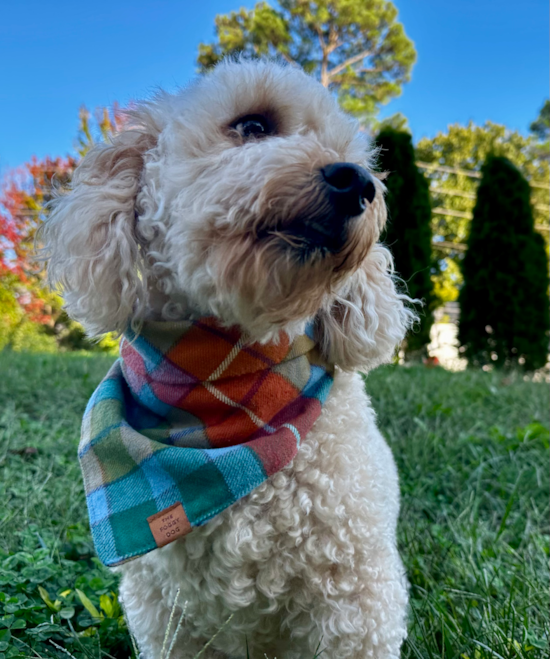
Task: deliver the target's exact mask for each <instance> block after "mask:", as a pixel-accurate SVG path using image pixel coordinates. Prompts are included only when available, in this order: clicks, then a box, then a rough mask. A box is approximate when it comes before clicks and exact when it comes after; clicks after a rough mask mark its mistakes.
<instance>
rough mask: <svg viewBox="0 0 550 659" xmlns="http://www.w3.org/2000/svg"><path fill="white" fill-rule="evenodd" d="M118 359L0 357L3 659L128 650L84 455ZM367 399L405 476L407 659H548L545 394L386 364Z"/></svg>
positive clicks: (509, 380) (544, 388)
mask: <svg viewBox="0 0 550 659" xmlns="http://www.w3.org/2000/svg"><path fill="white" fill-rule="evenodd" d="M110 363H111V359H110V358H108V357H101V356H93V357H85V356H71V355H62V356H55V355H53V356H52V355H24V354H11V353H0V500H1V501H2V505H1V507H0V615H1V616H3V617H0V659H4V657H6V658H7V657H10V658H11V657H44V658H45V657H58V658H60V659H61V658H63V659H67V657H68V656H69V655H68V653H70V655H72V656H73V657H76V658H77V659H80V658H84V657H89V658H90V659H92V658H98V659H100V657H102V656H103V657H109V656H111V657H116V658H117V659H118V658H119V657H120V658H122V657H129V656H130V654H131V652H132V649H131V644H130V640H129V638H128V635H127V633H126V628H125V623H124V619H123V617H122V615H121V611H120V607H119V605H118V602H117V600H116V596H115V595H114V592H116V580H115V579H114V577H113V576H111V574H110V573H109V571H108V570H106V569H105V568H103V567H102V566H101V565H100V564H99V563H98V561H97V559H95V558H94V556H93V548H92V544H91V539H90V536H89V532H88V527H87V520H86V506H85V502H84V495H83V491H82V484H81V478H80V471H79V467H78V464H77V459H76V446H77V443H78V436H79V427H80V419H81V416H82V413H83V411H84V407H85V405H86V401H87V399H88V398H89V396H90V395H91V393H92V391H93V390H94V388H95V386H96V384H97V383H98V381H99V380H100V379H101V377H102V376H103V374H104V373H105V372H106V370H107V368H108V366H109V364H110ZM367 390H368V392H369V393H370V395H371V396H372V399H373V404H374V406H375V408H376V410H377V411H378V415H379V421H380V425H381V427H382V430H383V432H384V433H385V436H386V437H387V439H388V441H389V442H390V445H391V446H392V449H393V451H394V455H395V457H396V460H397V463H398V466H399V471H400V474H401V489H402V513H401V522H400V534H399V537H400V546H401V552H402V556H403V558H404V561H405V564H406V566H407V570H408V575H409V579H410V582H411V604H412V606H411V611H410V628H409V639H408V641H407V642H406V644H405V646H404V650H403V656H404V657H411V658H412V657H418V658H420V657H422V658H430V657H448V658H449V659H452V658H454V657H456V658H462V659H482V658H485V657H487V658H489V657H491V658H497V659H499V658H503V659H508V658H512V657H528V658H530V659H535V658H538V657H546V656H548V636H549V627H550V625H549V580H548V568H547V564H548V557H549V547H548V545H549V528H548V522H549V496H548V495H549V470H548V446H549V433H548V428H549V418H548V416H549V410H548V385H545V384H538V383H533V382H525V381H523V379H522V378H521V377H520V376H518V375H514V374H513V375H505V374H501V373H484V372H465V373H449V372H446V371H444V370H441V369H426V368H424V367H411V368H403V367H385V368H381V369H378V370H377V371H375V372H374V373H372V374H371V375H369V377H368V379H367ZM321 656H322V655H321ZM252 659H260V658H252ZM261 659H263V658H261ZM269 659H272V658H269ZM304 659H311V658H310V657H304Z"/></svg>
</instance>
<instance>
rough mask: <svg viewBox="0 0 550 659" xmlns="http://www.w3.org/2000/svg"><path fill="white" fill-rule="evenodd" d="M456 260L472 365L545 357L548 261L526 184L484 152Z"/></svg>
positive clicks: (524, 363)
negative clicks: (461, 255) (461, 254)
mask: <svg viewBox="0 0 550 659" xmlns="http://www.w3.org/2000/svg"><path fill="white" fill-rule="evenodd" d="M482 175H483V176H482V180H481V183H480V185H479V188H478V193H477V201H476V205H475V207H474V214H473V219H472V223H471V227H470V235H469V237H468V251H467V252H466V255H465V257H464V261H463V264H462V269H463V276H464V285H463V287H462V289H461V291H460V297H459V301H460V325H459V340H460V343H461V344H462V346H463V347H464V349H465V355H466V357H467V358H468V360H469V363H470V364H471V365H483V364H494V365H496V366H506V367H508V366H520V367H524V368H526V369H536V368H540V367H542V366H544V365H545V364H546V360H547V355H548V330H549V323H550V319H549V304H548V296H547V295H548V261H547V258H546V250H545V247H544V241H543V239H542V237H541V236H540V235H539V234H537V233H536V232H535V230H534V222H533V213H532V209H531V201H530V190H529V184H528V183H527V181H526V180H525V178H524V177H523V175H522V174H521V172H520V171H519V170H518V169H517V168H516V167H515V166H514V165H513V164H512V163H511V162H510V161H509V160H508V159H507V158H504V157H502V156H489V157H488V158H487V160H486V161H485V164H484V165H483V168H482Z"/></svg>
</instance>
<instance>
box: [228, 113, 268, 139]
mask: <svg viewBox="0 0 550 659" xmlns="http://www.w3.org/2000/svg"><path fill="white" fill-rule="evenodd" d="M231 127H232V128H234V129H235V130H236V131H237V133H239V135H240V136H241V137H242V138H244V139H248V138H251V137H267V135H271V134H273V132H274V127H273V124H272V123H271V121H270V120H269V119H268V118H267V117H264V116H263V115H261V114H250V115H248V116H246V117H241V118H240V119H237V121H235V122H233V123H232V124H231Z"/></svg>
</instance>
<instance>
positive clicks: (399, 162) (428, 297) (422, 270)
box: [376, 127, 433, 355]
mask: <svg viewBox="0 0 550 659" xmlns="http://www.w3.org/2000/svg"><path fill="white" fill-rule="evenodd" d="M376 143H377V146H379V147H380V148H381V151H380V157H379V169H381V170H382V171H384V172H388V174H389V176H388V178H387V179H386V181H385V183H386V186H387V189H388V191H387V195H386V203H387V206H388V224H387V226H386V231H385V233H384V234H383V235H382V239H383V240H384V242H385V243H386V245H388V247H389V248H390V250H391V252H392V254H393V257H394V261H395V269H396V272H397V274H398V275H399V276H400V277H401V278H402V279H403V281H404V282H405V283H406V285H407V289H408V293H409V295H410V296H411V297H412V298H416V299H420V300H423V302H424V306H423V308H422V309H420V310H419V315H420V323H419V325H418V326H416V327H415V328H414V329H413V330H412V331H411V332H409V335H408V336H407V340H406V346H405V347H406V352H407V353H408V354H409V355H411V354H413V353H418V352H420V351H424V350H425V348H426V346H427V344H428V343H429V342H430V328H431V326H432V323H433V283H432V280H431V271H432V265H433V259H432V230H431V204H430V193H429V189H428V182H427V181H426V179H425V177H424V175H423V174H422V173H421V172H420V171H419V169H418V168H417V166H416V164H415V157H414V148H413V144H412V138H411V135H410V133H408V132H406V131H399V130H395V129H394V128H390V127H388V128H384V129H383V130H382V131H381V132H380V134H379V135H378V137H377V139H376Z"/></svg>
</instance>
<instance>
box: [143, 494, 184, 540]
mask: <svg viewBox="0 0 550 659" xmlns="http://www.w3.org/2000/svg"><path fill="white" fill-rule="evenodd" d="M147 521H148V522H149V528H150V529H151V533H152V534H153V537H154V538H155V542H156V543H157V547H164V545H167V544H168V543H169V542H172V541H173V540H176V538H181V536H182V535H186V534H187V533H189V531H190V530H191V524H189V520H188V519H187V515H186V514H185V512H184V510H183V506H182V505H181V503H179V502H178V503H175V504H174V505H173V506H170V507H169V508H165V509H164V510H161V511H160V513H156V514H155V515H151V517H148V518H147Z"/></svg>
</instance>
